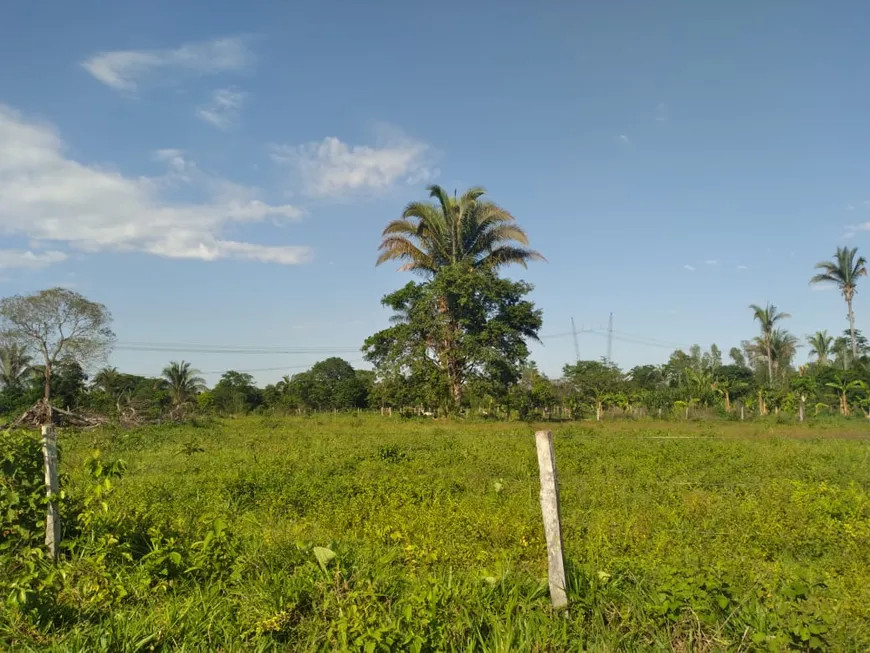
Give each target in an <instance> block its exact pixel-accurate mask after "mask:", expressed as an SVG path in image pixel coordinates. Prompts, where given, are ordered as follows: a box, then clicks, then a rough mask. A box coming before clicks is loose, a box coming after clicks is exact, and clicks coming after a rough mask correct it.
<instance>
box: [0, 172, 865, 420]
mask: <svg viewBox="0 0 870 653" xmlns="http://www.w3.org/2000/svg"><path fill="white" fill-rule="evenodd" d="M429 194H430V200H432V201H429V202H411V203H410V204H408V205H407V206H406V207H405V209H404V211H403V213H402V215H401V217H400V218H399V219H396V220H393V221H391V222H390V223H388V225H387V227H386V228H385V229H384V230H383V233H382V241H381V245H380V248H379V252H380V253H379V256H378V259H377V263H378V264H382V263H385V262H387V261H399V262H401V263H402V265H401V267H400V268H399V269H400V271H406V272H411V273H413V274H415V275H417V276H418V277H419V279H420V280H419V281H411V282H409V283H407V284H406V285H404V286H403V287H401V288H399V289H398V290H396V291H394V292H392V293H389V294H387V295H386V296H385V297H384V298H383V299H382V304H383V305H384V306H386V307H387V308H389V309H390V310H391V311H392V312H393V316H392V318H391V321H390V326H389V327H387V328H386V329H383V330H381V331H379V332H377V333H375V334H373V335H372V336H370V337H369V338H367V339H366V341H365V343H364V344H363V348H362V349H363V354H364V357H365V359H366V360H367V361H368V362H369V363H370V364H371V366H372V369H371V370H359V369H354V368H353V367H352V366H351V365H350V364H349V363H347V362H346V361H344V360H342V359H340V358H329V359H327V360H324V361H321V362H319V363H316V364H315V365H313V366H312V368H311V369H310V370H308V371H306V372H302V373H300V374H296V375H293V376H285V377H284V378H283V379H282V380H280V381H279V382H278V383H275V384H270V385H267V386H265V387H263V388H260V387H258V386H257V385H256V384H255V382H254V379H253V377H252V376H251V375H250V374H247V373H244V372H240V371H227V372H226V373H224V374H223V376H222V377H221V378H220V380H219V381H218V382H217V383H216V384H215V385H214V387H212V388H207V387H206V385H205V383H204V381H203V379H202V378H201V376H200V375H199V372H197V370H195V369H194V368H193V367H192V365H191V364H190V363H189V362H187V361H178V362H171V363H169V364H168V365H167V366H166V367H165V369H164V370H163V371H162V374H161V375H160V376H159V377H156V378H149V377H144V376H138V375H133V374H127V373H124V372H122V371H119V370H117V369H116V368H114V367H102V369H99V371H98V372H96V373H95V374H94V375H93V376H92V377H89V375H88V373H87V372H86V370H90V369H96V368H99V363H100V362H101V361H105V360H106V358H107V356H108V354H109V352H110V351H111V349H112V345H113V343H114V340H115V336H114V333H113V332H112V331H111V328H110V327H111V324H112V316H111V313H110V312H109V310H108V309H107V308H106V307H105V306H103V305H101V304H98V303H95V302H92V301H90V300H88V299H87V298H85V297H83V296H82V295H80V294H78V293H76V292H74V291H72V290H68V289H63V288H53V289H49V290H44V291H41V292H38V293H34V294H31V295H23V296H22V295H16V296H13V297H7V298H5V299H2V300H0V413H6V414H11V413H14V412H15V411H18V410H22V409H26V408H27V407H29V406H33V405H37V406H41V407H42V410H43V412H44V417H45V419H50V418H51V415H52V410H54V408H53V407H52V405H54V406H62V407H65V408H67V409H75V410H89V411H94V412H99V413H101V414H109V415H119V416H147V417H156V416H159V415H162V414H165V413H167V412H173V411H176V412H178V411H189V410H194V409H195V410H200V411H211V412H217V413H221V414H235V413H244V412H250V411H266V410H269V411H297V412H298V411H309V410H339V409H340V410H345V409H354V408H356V409H364V408H365V409H373V408H380V409H382V410H383V409H387V408H389V409H401V410H408V409H413V410H416V411H417V412H427V413H429V412H435V411H438V412H441V413H464V414H469V413H470V414H480V415H491V416H500V417H511V416H515V415H516V416H520V417H528V416H533V415H537V416H541V417H552V416H558V417H563V418H578V417H589V416H594V417H595V418H597V419H602V418H603V417H605V416H606V415H608V414H610V415H615V414H627V415H655V416H662V417H665V416H672V415H676V416H683V417H688V416H690V415H691V414H693V413H697V412H698V411H701V410H707V411H719V412H721V413H723V414H727V415H736V414H737V412H738V411H739V414H740V415H742V416H744V417H745V416H746V414H747V413H748V414H750V415H753V414H755V415H767V414H769V413H770V412H774V413H780V412H787V413H794V414H796V415H798V416H799V417H800V418H801V419H803V417H804V416H805V415H806V414H807V413H808V412H811V413H820V412H829V411H833V410H835V411H837V412H840V413H841V414H843V415H848V414H851V413H853V412H855V411H856V410H859V409H860V410H867V409H870V391H868V386H870V348H868V345H867V340H866V338H864V336H863V335H862V334H861V332H860V330H859V329H857V328H856V326H855V313H854V310H853V303H854V298H855V293H856V291H857V282H858V280H859V279H860V278H861V277H863V276H866V275H867V270H866V261H865V259H864V258H863V257H860V256H858V254H857V249H855V248H852V249H850V248H845V247H843V248H838V249H837V251H836V254H835V256H834V258H833V259H832V260H830V261H823V262H821V263H819V264H818V265H817V266H816V268H817V273H816V274H815V275H814V276H812V277H811V279H810V283H813V284H833V285H835V286H836V287H837V288H838V289H839V291H840V292H841V294H842V295H843V298H844V300H845V302H846V305H847V315H848V328H846V329H845V331H844V332H843V333H842V334H841V335H829V334H828V333H827V332H826V331H820V332H817V333H815V334H813V335H811V336H809V337H807V338H806V344H807V345H808V346H809V348H810V356H811V359H812V360H811V362H810V363H808V364H807V365H803V366H795V364H794V358H795V356H796V353H797V350H798V348H799V347H800V346H801V345H802V343H801V341H800V339H799V338H798V337H797V336H795V335H794V334H792V333H790V332H789V331H788V330H787V329H786V328H785V324H787V322H786V321H787V320H788V318H789V317H790V316H789V315H788V314H787V313H784V312H782V311H781V310H779V308H778V307H776V306H775V305H772V304H767V305H765V306H760V305H756V304H753V305H750V306H749V311H750V315H751V316H752V319H753V320H754V321H755V322H756V323H757V325H758V331H759V332H758V335H757V336H756V337H754V338H752V339H750V340H746V341H743V342H741V343H740V346H737V347H732V348H731V349H730V351H729V354H728V359H727V361H725V360H723V355H722V352H721V350H720V349H719V348H718V347H717V346H716V345H712V346H711V347H710V348H709V350H707V351H702V349H701V347H700V346H697V345H695V346H693V347H691V348H690V349H689V350H688V351H682V350H676V351H675V352H674V353H673V354H672V355H671V356H670V358H669V360H668V362H667V363H665V364H663V365H641V366H637V367H634V368H632V369H630V370H625V371H623V370H621V369H620V368H619V367H617V366H616V365H614V364H613V363H612V362H610V361H607V360H597V361H595V360H591V361H575V362H573V363H569V364H566V365H565V366H564V368H563V370H562V376H561V377H560V378H558V379H549V378H547V377H546V376H545V375H544V374H542V373H540V372H539V371H538V370H537V368H536V366H535V364H534V363H533V362H532V361H530V360H529V349H528V344H529V342H532V341H537V340H538V333H539V330H540V328H541V325H542V323H543V315H542V312H541V311H540V309H538V308H536V307H535V305H534V303H533V302H531V301H530V300H529V299H528V296H529V294H530V293H531V292H532V290H533V287H532V286H531V284H528V283H526V282H524V281H513V280H509V279H506V278H504V277H502V276H500V274H499V272H500V270H501V269H502V268H503V267H505V266H508V265H514V264H516V265H522V266H524V267H525V266H526V265H527V264H528V263H530V262H532V261H543V260H544V258H543V256H542V255H541V254H540V253H538V252H537V251H535V250H533V249H531V248H530V247H529V239H528V236H527V235H526V233H525V231H524V230H523V229H521V228H520V227H519V226H518V224H517V222H516V220H515V218H514V217H513V216H512V215H511V214H510V213H509V212H508V211H507V210H505V209H504V208H502V207H500V206H499V205H497V204H495V203H494V202H491V201H489V200H487V199H485V191H484V189H483V188H479V187H475V188H471V189H469V190H467V191H466V192H464V193H463V194H462V195H458V194H457V193H456V192H454V193H453V195H450V194H449V193H447V192H446V191H445V190H444V189H443V188H441V187H439V186H431V187H430V188H429Z"/></svg>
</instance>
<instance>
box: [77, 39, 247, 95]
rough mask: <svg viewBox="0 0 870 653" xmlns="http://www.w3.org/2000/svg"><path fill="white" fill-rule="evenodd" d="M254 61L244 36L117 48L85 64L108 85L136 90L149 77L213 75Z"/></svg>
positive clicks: (121, 89)
mask: <svg viewBox="0 0 870 653" xmlns="http://www.w3.org/2000/svg"><path fill="white" fill-rule="evenodd" d="M253 61H254V55H253V53H252V52H251V51H250V50H249V49H248V46H247V43H246V41H245V39H243V38H240V37H233V38H223V39H215V40H212V41H204V42H198V43H187V44H184V45H182V46H180V47H178V48H174V49H167V50H115V51H110V52H98V53H97V54H95V55H92V56H91V57H89V58H88V59H86V60H85V61H83V62H82V67H83V68H84V69H85V70H87V71H88V72H89V73H90V74H91V75H93V76H94V77H95V78H96V79H98V80H99V81H101V82H102V83H103V84H105V85H106V86H110V87H112V88H114V89H116V90H119V91H135V90H136V89H137V87H138V86H139V84H140V83H142V82H143V81H144V80H145V79H147V78H149V77H153V76H155V75H159V74H161V73H163V74H177V73H179V72H184V73H188V74H191V73H192V74H195V75H209V74H214V73H221V72H233V71H241V70H244V69H245V68H247V67H248V66H250V65H251V64H252V63H253Z"/></svg>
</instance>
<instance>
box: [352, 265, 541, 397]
mask: <svg viewBox="0 0 870 653" xmlns="http://www.w3.org/2000/svg"><path fill="white" fill-rule="evenodd" d="M531 290H532V286H531V285H530V284H527V283H525V282H522V281H510V280H507V279H502V278H500V277H498V276H497V275H496V274H495V272H494V271H493V270H476V269H474V268H472V267H470V266H467V265H457V266H451V267H448V268H442V269H441V270H440V272H439V273H438V274H437V275H436V276H434V277H433V278H432V279H431V280H429V281H428V282H426V283H422V284H418V283H413V282H412V283H409V284H407V285H406V286H405V287H404V288H402V289H400V290H398V291H396V292H394V293H391V294H389V295H387V296H385V297H384V298H383V300H382V303H383V304H384V305H385V306H388V307H389V308H391V309H392V310H393V311H394V312H395V316H394V318H393V326H391V327H389V328H387V329H384V330H383V331H380V332H378V333H376V334H374V335H373V336H371V337H370V338H368V339H367V340H366V342H365V345H364V346H363V351H364V352H365V357H366V360H368V361H370V362H371V363H373V364H374V365H375V368H376V371H378V372H381V371H382V370H384V371H387V372H388V373H389V374H391V375H393V376H395V375H399V374H401V375H404V376H407V377H413V378H414V379H416V381H417V382H419V383H421V384H422V385H424V386H425V387H426V389H427V392H428V396H429V397H430V398H431V399H436V398H442V399H444V398H445V397H444V395H443V391H444V390H446V391H447V393H448V397H446V398H447V399H448V400H449V401H450V402H451V403H452V404H453V405H454V406H455V407H456V408H457V409H460V408H461V407H462V400H463V388H464V387H465V385H466V383H468V382H470V381H485V382H486V383H487V384H489V387H490V391H491V394H497V393H501V394H504V393H506V392H507V390H508V388H509V387H510V386H511V385H512V384H513V383H516V381H517V379H518V378H519V376H520V373H521V369H522V365H523V364H524V363H525V362H526V360H527V358H528V355H529V351H528V345H527V343H526V341H527V340H529V339H531V340H537V337H538V330H539V329H540V327H541V321H542V320H541V312H540V311H539V310H536V309H535V307H534V304H532V303H531V302H530V301H528V300H526V299H524V297H525V296H526V295H527V294H528V293H530V292H531Z"/></svg>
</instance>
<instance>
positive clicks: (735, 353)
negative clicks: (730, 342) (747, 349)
mask: <svg viewBox="0 0 870 653" xmlns="http://www.w3.org/2000/svg"><path fill="white" fill-rule="evenodd" d="M728 357H729V358H730V359H731V362H732V363H734V365H737V366H739V367H746V355H745V354H744V353H743V350H742V349H740V347H732V348H731V349H730V350H728Z"/></svg>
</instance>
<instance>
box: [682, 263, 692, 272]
mask: <svg viewBox="0 0 870 653" xmlns="http://www.w3.org/2000/svg"><path fill="white" fill-rule="evenodd" d="M683 268H684V269H685V270H688V271H689V272H694V271H695V266H694V265H689V264H688V263H686V264H685V265H684V266H683Z"/></svg>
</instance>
